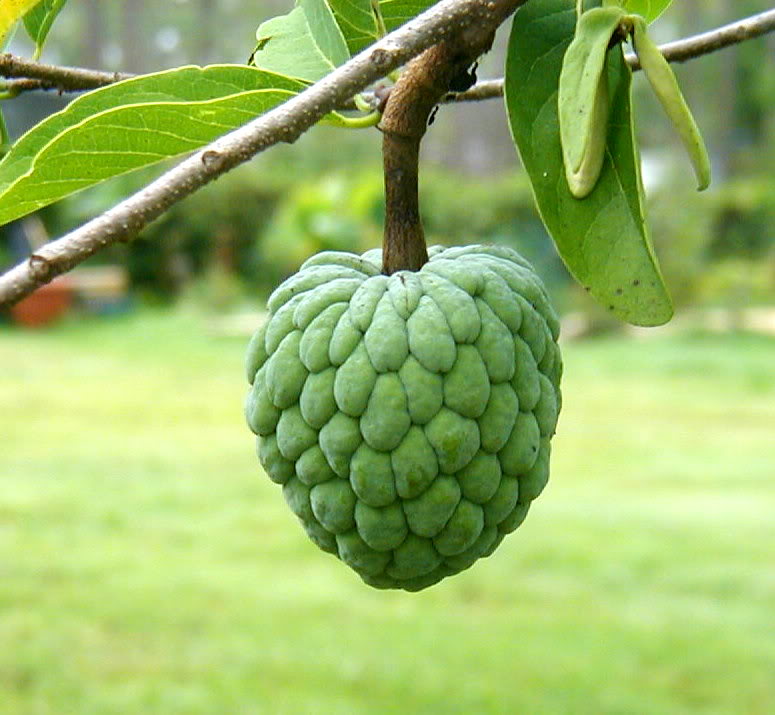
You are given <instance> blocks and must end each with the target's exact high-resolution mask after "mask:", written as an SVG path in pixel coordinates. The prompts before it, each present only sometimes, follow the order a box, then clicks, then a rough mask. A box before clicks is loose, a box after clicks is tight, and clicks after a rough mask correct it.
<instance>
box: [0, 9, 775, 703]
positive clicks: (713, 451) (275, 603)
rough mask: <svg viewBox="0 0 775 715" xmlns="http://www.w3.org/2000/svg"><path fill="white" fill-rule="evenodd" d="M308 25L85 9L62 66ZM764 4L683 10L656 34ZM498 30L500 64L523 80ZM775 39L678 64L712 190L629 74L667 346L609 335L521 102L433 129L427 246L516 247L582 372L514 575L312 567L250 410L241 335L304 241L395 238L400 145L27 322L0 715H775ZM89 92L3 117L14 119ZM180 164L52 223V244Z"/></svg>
mask: <svg viewBox="0 0 775 715" xmlns="http://www.w3.org/2000/svg"><path fill="white" fill-rule="evenodd" d="M289 6H290V3H287V2H282V3H281V2H279V1H273V2H258V3H255V2H248V1H247V0H231V1H227V0H223V1H222V2H215V1H214V0H196V1H194V0H189V1H186V0H177V1H176V2H170V3H151V2H149V1H148V0H132V1H131V2H130V1H129V0H126V1H124V0H110V1H106V0H71V2H70V3H69V5H68V7H67V8H66V10H65V11H64V12H63V14H62V16H61V19H60V20H59V21H58V23H57V24H56V25H55V27H54V30H53V32H52V36H51V40H50V44H49V46H48V47H47V48H46V51H45V52H44V56H43V61H48V62H62V63H67V64H75V65H84V66H92V67H100V68H104V69H109V70H128V71H136V72H142V71H151V70H155V69H161V68H165V67H172V66H176V65H180V64H185V63H191V62H196V63H204V62H208V61H230V62H241V61H245V60H246V59H247V56H248V54H249V53H250V51H251V50H252V45H253V32H254V29H255V27H256V26H257V25H258V24H259V23H260V22H261V21H263V20H264V19H266V18H268V17H269V16H271V15H273V14H277V13H281V12H286V11H287V10H288V9H289ZM764 9H768V8H767V4H766V3H764V2H752V1H749V0H739V1H737V2H732V1H731V0H714V1H705V2H701V1H700V0H682V1H681V2H676V3H675V5H674V7H673V8H671V10H670V11H669V12H668V13H667V14H666V15H665V16H664V17H663V18H662V19H661V20H660V21H659V24H658V25H657V26H655V34H656V36H657V38H658V39H660V40H670V39H675V38H677V37H680V36H683V35H687V34H691V33H695V32H699V31H702V30H705V29H709V28H711V27H713V26H715V25H718V24H720V23H723V22H728V21H732V20H734V19H737V18H739V17H742V16H744V15H746V14H748V13H753V12H756V11H760V10H764ZM202 27H213V28H217V31H214V32H210V33H203V32H201V31H200V29H201V28H202ZM504 39H505V38H504V36H503V33H501V36H500V37H499V40H498V43H497V44H496V47H495V49H494V50H493V52H492V53H490V55H488V56H487V57H486V58H485V59H484V60H483V62H482V66H481V68H480V71H479V74H480V77H494V76H497V75H500V74H501V69H500V66H501V65H502V59H503V44H504V42H503V41H504ZM16 42H17V44H15V45H14V46H13V47H12V48H11V49H12V50H13V51H14V52H18V53H20V54H25V53H26V54H29V51H30V50H29V47H28V46H27V45H24V43H23V38H22V37H21V35H18V36H17V40H16ZM773 42H775V40H773V37H769V38H764V39H760V40H757V41H754V42H751V43H748V44H747V45H744V46H740V47H736V48H732V49H728V50H725V51H723V52H720V53H717V54H715V55H712V56H708V57H705V58H702V59H700V60H697V61H695V62H691V63H688V64H686V65H681V66H679V67H678V68H677V72H678V73H679V76H680V79H681V82H682V85H683V87H684V89H685V91H686V94H687V97H688V98H689V101H690V103H691V105H692V107H693V109H694V111H695V113H696V114H697V116H698V120H699V122H700V124H701V125H702V127H703V131H704V133H705V135H706V138H707V141H708V144H709V148H710V150H711V154H712V156H713V164H714V172H715V181H714V184H713V187H712V188H711V189H710V190H709V191H708V192H706V193H704V194H697V193H696V192H695V191H694V189H693V180H692V177H691V174H690V169H689V166H688V164H687V162H686V160H685V159H684V157H683V154H682V150H681V149H680V147H679V146H678V142H677V140H676V138H675V137H674V136H673V134H672V130H671V129H670V128H669V126H668V123H667V121H666V120H665V119H664V118H663V116H662V115H661V110H659V108H658V107H656V106H655V105H654V103H653V101H652V100H651V99H650V97H649V93H648V92H647V91H645V87H644V83H643V81H642V79H643V78H638V81H637V82H636V101H637V103H638V108H639V110H638V116H639V124H640V127H641V131H640V136H641V141H642V149H643V158H644V165H645V176H646V180H647V189H648V192H649V199H650V202H649V215H650V218H651V221H652V225H653V231H654V239H655V243H656V245H657V250H658V252H659V255H660V258H661V260H662V262H663V266H664V269H665V273H666V276H667V280H668V284H669V285H670V288H671V291H672V292H673V294H674V297H675V299H676V303H677V306H678V308H679V313H678V317H677V318H676V320H675V321H674V323H673V324H671V325H669V326H666V327H665V328H662V329H657V330H649V331H632V330H625V329H624V328H623V326H621V325H618V324H614V323H611V321H610V319H609V318H608V316H606V315H603V314H602V313H601V312H600V311H598V310H597V308H596V307H595V306H594V305H592V304H591V303H590V302H589V301H588V299H587V297H586V295H585V294H584V293H583V291H580V290H578V288H577V287H575V286H574V284H573V283H572V282H571V281H570V280H569V278H568V275H567V273H566V272H565V270H564V268H563V267H562V264H561V262H560V261H559V259H558V258H557V256H556V254H555V252H554V249H553V248H552V246H551V243H550V241H549V239H548V237H547V236H546V234H545V231H544V229H543V227H542V225H541V223H540V221H539V219H538V216H537V214H536V212H535V209H534V207H533V203H532V196H531V193H530V188H529V186H528V184H527V182H526V179H525V177H524V174H523V173H522V172H521V169H520V167H519V164H518V160H517V158H516V154H515V152H514V149H513V146H512V145H511V144H510V140H509V137H508V131H507V129H506V125H505V121H504V116H503V108H502V104H501V102H500V101H498V100H492V101H489V102H484V103H478V104H476V105H468V106H455V107H445V108H442V110H441V111H440V112H439V114H438V117H437V119H436V121H435V123H434V125H433V127H432V128H431V130H430V132H429V134H428V138H427V141H426V143H425V147H424V164H423V170H422V176H421V182H422V186H421V192H422V197H421V200H422V209H423V214H424V218H425V223H426V230H427V234H428V239H429V242H433V243H436V242H443V243H468V242H474V241H489V242H497V243H505V244H508V245H512V246H514V247H516V248H518V250H520V251H521V252H523V253H524V254H525V255H526V256H527V257H528V258H529V259H530V260H531V261H533V262H534V263H535V265H536V266H537V268H538V270H539V272H540V273H541V275H542V276H543V277H544V279H545V281H546V282H547V284H548V285H549V287H550V291H551V293H552V295H553V297H554V298H555V301H556V303H557V305H558V307H559V309H560V311H561V313H562V314H563V330H564V335H565V336H566V340H565V342H564V346H563V347H564V355H565V365H566V376H565V382H564V408H563V414H562V415H561V418H560V425H559V430H558V434H557V437H556V439H555V443H554V444H555V450H554V455H553V470H552V478H551V480H550V484H549V486H548V488H547V491H546V492H545V494H544V495H543V496H542V497H541V498H540V499H539V500H538V501H537V502H536V504H535V506H534V507H533V509H532V510H531V513H530V515H529V516H528V519H527V521H526V522H525V524H524V525H523V526H522V527H521V528H520V529H519V530H518V531H517V532H516V533H515V534H514V535H513V536H511V537H509V538H508V539H507V540H506V541H505V542H504V544H503V545H502V546H501V547H500V548H499V549H498V551H497V552H496V553H495V554H494V555H493V556H492V557H490V558H489V559H486V560H484V561H482V562H480V563H478V564H476V565H475V566H474V567H473V568H472V569H471V570H469V571H467V572H465V573H464V574H462V575H460V576H458V577H455V578H453V579H448V580H446V581H444V582H442V583H441V584H440V585H438V586H436V587H434V588H432V589H430V590H428V591H427V592H423V593H420V594H404V593H383V592H378V591H374V590H372V589H369V588H367V587H366V586H364V585H362V584H361V583H360V581H359V580H358V578H357V576H355V575H354V574H353V573H352V572H351V571H350V570H349V569H347V568H346V567H344V566H343V565H342V564H340V563H339V562H337V561H336V560H335V559H334V558H332V557H330V556H327V555H325V554H323V553H322V552H320V551H318V550H317V549H316V547H314V546H313V545H312V544H311V543H310V542H309V541H308V540H307V538H306V536H305V535H304V533H303V531H302V530H301V528H300V527H299V526H298V525H297V524H296V522H295V518H294V517H293V516H292V515H291V514H290V512H289V510H288V509H287V508H286V506H285V504H284V502H283V499H282V495H281V492H280V490H279V489H278V488H277V487H276V486H275V485H273V484H272V483H270V482H269V480H268V479H267V478H266V477H265V476H264V475H263V474H262V473H261V471H260V468H259V466H258V463H257V459H256V457H255V454H254V450H253V446H252V444H253V443H252V435H251V434H250V432H249V431H248V429H247V427H246V426H245V425H244V420H243V417H242V401H243V397H244V393H245V387H246V384H245V381H244V376H243V369H242V359H243V353H244V349H245V345H246V339H247V338H246V336H247V334H248V333H249V332H250V330H252V329H254V328H255V327H256V325H257V323H258V321H260V319H261V318H260V314H261V311H262V309H263V301H264V299H265V297H266V295H267V294H268V292H269V291H270V290H271V289H272V288H273V287H274V286H275V285H276V284H277V283H278V282H279V281H280V280H282V278H284V277H285V276H287V275H288V274H290V273H291V272H293V271H294V270H295V269H296V267H297V266H298V265H299V263H300V262H301V261H303V260H304V259H305V258H306V257H307V256H308V255H310V254H311V253H314V252H316V251H319V250H323V249H328V248H336V249H346V250H357V251H360V250H365V249H367V248H369V247H371V246H374V245H377V244H378V243H379V240H380V233H381V224H382V218H383V208H382V188H381V177H380V165H381V159H380V154H379V151H380V136H379V133H378V132H377V131H376V130H370V131H362V132H343V131H336V130H332V129H325V128H317V129H314V130H313V131H311V132H310V133H309V134H308V135H306V136H305V137H303V138H302V139H301V140H300V141H299V142H297V143H296V144H295V145H293V146H281V147H276V148H274V149H272V150H271V151H269V152H267V153H266V154H264V155H261V156H260V157H258V158H257V159H256V160H254V161H252V162H250V164H248V165H246V166H243V167H241V168H240V169H238V170H236V171H234V172H232V173H230V174H229V175H227V176H225V177H223V178H221V179H219V180H218V181H217V182H215V183H214V184H212V185H211V186H209V187H207V188H206V189H205V190H203V191H201V192H199V193H197V195H196V196H194V197H193V198H191V199H188V200H187V201H184V202H182V203H181V204H178V205H177V206H175V207H174V208H173V209H172V210H171V211H170V212H169V213H168V214H166V215H165V216H164V217H163V218H161V219H159V220H158V221H157V222H155V223H154V224H153V225H151V226H150V227H148V228H147V229H146V230H145V231H144V232H143V234H142V235H141V237H140V238H139V239H138V240H136V241H134V242H133V243H131V244H128V245H121V246H118V247H115V248H114V249H111V250H110V251H109V252H106V253H105V254H103V255H100V256H98V257H96V258H95V259H93V260H92V261H90V262H89V266H88V268H90V269H100V268H106V267H107V268H111V269H116V270H120V271H122V272H125V276H126V285H125V286H124V285H123V284H122V287H121V288H120V291H121V292H120V296H119V297H120V300H115V298H116V296H115V295H114V294H112V293H110V294H107V295H106V294H105V293H104V291H103V292H102V293H100V290H97V289H94V291H96V292H94V291H93V293H92V294H91V298H92V299H91V301H83V302H82V303H81V304H80V305H77V306H76V308H77V310H72V311H70V312H69V313H67V315H66V316H65V318H64V319H63V320H62V321H60V322H58V323H56V324H53V325H51V326H49V327H48V328H47V329H45V330H37V331H31V330H26V329H23V328H20V327H17V326H15V325H11V324H10V321H8V319H7V316H6V323H5V324H0V365H2V369H0V405H2V406H3V409H2V410H0V644H2V645H1V647H0V713H3V715H5V713H6V712H7V713H10V714H12V715H28V714H35V715H37V714H39V713H40V714H48V713H51V714H56V715H59V714H60V713H78V715H80V714H81V713H99V714H103V713H105V714H111V715H112V714H113V713H122V714H123V713H164V714H168V713H173V714H175V715H177V713H186V714H188V713H197V714H198V713H202V714H209V713H250V714H252V713H291V714H297V713H301V714H306V713H325V714H326V715H327V714H329V713H364V712H365V713H397V712H402V713H466V714H468V713H542V714H543V713H550V714H551V713H569V714H574V715H575V714H576V713H590V714H592V713H595V714H596V713H611V714H620V713H627V714H629V713H636V714H637V713H650V714H652V713H653V714H654V715H662V714H663V713H664V714H667V715H672V714H673V713H675V714H681V713H707V714H709V715H710V714H713V715H720V714H722V713H723V714H728V715H739V714H741V713H746V715H747V714H748V713H752V714H754V715H758V714H761V715H769V713H772V712H775V676H773V674H774V673H775V519H774V518H773V514H775V451H774V450H773V444H775V337H774V336H773V333H775V317H773V316H774V315H775V173H773V171H772V166H773V163H774V162H775V112H773V104H774V103H775V44H773ZM66 99H67V98H60V97H56V96H54V95H51V94H29V95H23V96H22V97H20V98H18V99H16V100H14V101H13V102H8V103H5V104H4V110H5V112H6V114H7V115H8V119H9V124H10V126H11V131H12V132H13V133H15V135H17V136H18V134H19V133H20V132H22V131H23V130H24V129H25V128H26V127H28V126H30V125H31V123H33V122H34V121H37V120H39V119H40V118H41V117H42V116H44V115H45V114H46V113H48V112H50V111H53V110H55V109H56V108H58V107H60V106H62V104H63V102H65V101H66ZM157 174H158V169H156V170H153V171H149V172H144V173H140V174H137V175H131V176H128V177H123V178H120V179H118V180H116V181H112V182H109V183H107V184H104V185H102V186H99V187H97V188H95V189H93V190H90V191H87V192H84V193H82V194H79V195H77V196H75V197H72V198H71V199H69V200H67V201H64V202H62V203H61V204H58V205H55V206H52V207H50V208H49V209H47V210H45V211H43V212H41V214H40V215H38V216H37V217H36V218H35V219H34V220H33V224H32V225H31V228H30V227H29V226H28V227H27V228H28V229H29V230H30V231H31V232H32V233H33V234H35V235H37V236H38V237H41V240H45V238H46V237H47V236H59V235H61V234H62V233H64V232H65V231H67V230H69V229H70V228H72V227H74V226H77V225H80V224H81V223H82V222H83V221H85V220H87V219H89V218H91V217H93V216H95V215H97V214H99V213H100V212H101V211H103V210H105V209H106V208H108V207H109V206H111V205H112V204H113V203H115V202H116V201H117V200H119V199H120V198H122V197H124V196H126V195H128V194H129V193H130V192H131V191H133V190H135V189H137V188H139V187H140V186H142V185H143V183H144V182H146V181H147V180H148V179H149V178H151V177H153V176H155V175H157ZM8 231H9V229H0V265H2V264H4V263H8V262H10V261H12V260H13V259H14V256H13V255H12V253H13V247H14V245H15V244H14V242H13V240H10V239H9V233H8ZM4 238H5V239H6V240H3V239H4ZM94 275H102V274H99V273H96V274H94ZM122 275H124V273H122ZM0 321H1V318H0ZM753 329H755V330H756V332H754V330H753ZM580 337H584V338H586V339H573V338H580Z"/></svg>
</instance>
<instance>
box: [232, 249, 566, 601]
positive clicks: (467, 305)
mask: <svg viewBox="0 0 775 715" xmlns="http://www.w3.org/2000/svg"><path fill="white" fill-rule="evenodd" d="M429 257H430V260H429V261H428V263H426V264H425V265H424V266H423V267H422V269H421V270H419V271H417V272H410V271H399V272H397V273H394V274H393V275H391V276H386V275H382V273H381V263H382V261H381V252H380V251H379V250H374V251H369V252H367V253H365V254H363V255H362V256H357V255H355V254H351V253H341V252H333V251H329V252H325V253H320V254H318V255H316V256H314V257H313V258H310V259H309V260H308V261H307V262H306V263H304V265H303V266H302V267H301V269H300V270H299V272H298V273H296V274H295V275H293V276H291V277H290V278H288V279H287V280H286V281H285V282H284V283H282V284H281V285H280V286H279V287H278V288H277V289H276V290H275V291H274V293H272V295H271V297H270V298H269V301H268V310H269V319H268V321H267V322H266V323H265V325H264V326H263V327H262V328H261V329H260V330H258V332H257V333H256V334H255V335H254V336H253V338H252V340H251V342H250V345H249V348H248V357H247V374H248V380H249V382H250V383H251V385H252V387H251V389H250V391H249V393H248V397H247V401H246V415H247V421H248V424H249V426H250V428H251V429H252V431H253V432H254V433H256V434H257V435H258V456H259V459H260V461H261V464H262V465H263V467H264V470H265V471H266V473H267V474H268V476H269V478H270V479H271V480H272V481H274V482H276V483H278V484H281V485H282V487H283V494H284V496H285V499H286V500H287V502H288V505H289V506H290V508H291V510H292V511H293V512H294V514H296V516H297V517H298V518H299V519H300V521H301V523H302V525H303V527H304V529H305V530H306V532H307V534H308V535H309V537H310V539H312V541H313V542H315V543H316V544H317V545H318V546H319V547H320V548H321V549H323V550H324V551H328V552H330V553H332V554H335V555H336V556H338V557H339V558H340V559H341V560H342V561H344V562H345V563H346V564H347V565H349V566H350V567H351V568H353V569H354V570H355V571H356V572H357V573H358V574H359V575H360V577H361V578H362V579H363V580H364V581H365V582H366V583H368V584H370V585H372V586H375V587H378V588H401V589H406V590H409V591H417V590H420V589H423V588H426V587H427V586H431V585H433V584H434V583H436V582H438V581H440V580H441V579H443V578H444V577H445V576H449V575H452V574H455V573H457V572H458V571H462V570H463V569H466V568H468V567H469V566H471V565H472V564H473V563H474V562H475V561H476V560H477V559H479V558H480V557H483V556H488V555H490V554H491V553H492V552H493V551H494V550H495V548H496V547H497V546H498V544H499V543H500V542H501V540H502V539H503V537H504V536H505V535H506V534H508V533H510V532H512V531H514V529H516V528H517V527H518V526H519V525H520V523H521V522H522V521H523V520H524V518H525V515H526V514H527V510H528V507H529V506H530V502H531V501H532V500H533V499H535V498H536V497H537V496H538V495H539V494H540V492H541V490H542V489H543V488H544V485H545V484H546V482H547V479H548V476H549V451H550V445H549V440H550V438H551V436H552V435H553V434H554V430H555V425H556V423H557V415H558V411H559V409H560V388H559V383H560V376H561V373H562V362H561V358H560V351H559V348H558V345H557V337H558V333H559V324H558V321H557V317H556V315H555V313H554V311H553V309H552V307H551V306H550V304H549V301H548V299H547V295H546V292H545V290H544V287H543V285H542V283H541V281H540V279H539V278H538V276H537V275H536V274H535V272H534V271H533V269H532V267H531V266H530V264H529V263H527V262H526V261H525V260H524V259H523V258H522V257H521V256H520V255H519V254H517V253H516V252H515V251H513V250H511V249H509V248H505V247H501V246H466V247H458V248H442V247H434V248H431V249H430V251H429Z"/></svg>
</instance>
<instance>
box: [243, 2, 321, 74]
mask: <svg viewBox="0 0 775 715" xmlns="http://www.w3.org/2000/svg"><path fill="white" fill-rule="evenodd" d="M256 40H257V41H258V44H257V45H256V49H255V52H254V53H253V58H252V63H253V64H254V65H255V66H256V67H260V68H261V69H264V70H267V71H269V72H276V73H278V74H282V75H286V76H287V77H295V78H297V79H300V80H304V81H306V82H317V80H319V79H322V78H323V77H325V76H326V75H327V74H329V73H330V72H331V71H332V70H333V69H334V68H335V67H336V65H335V64H334V63H333V62H332V61H331V59H330V58H328V57H327V56H326V55H325V53H324V52H323V50H322V49H321V48H320V46H319V45H318V44H317V42H316V39H315V36H313V34H312V31H311V30H310V26H309V23H308V22H307V17H306V15H305V13H304V9H303V8H302V7H301V6H298V7H295V8H294V9H293V10H291V12H289V13H288V14H287V15H280V16H279V17H273V18H272V19H271V20H267V21H266V22H264V23H262V24H261V25H259V27H258V30H256Z"/></svg>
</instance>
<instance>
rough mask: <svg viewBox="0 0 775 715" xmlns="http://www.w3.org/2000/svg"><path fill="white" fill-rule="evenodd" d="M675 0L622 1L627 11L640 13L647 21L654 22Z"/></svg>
mask: <svg viewBox="0 0 775 715" xmlns="http://www.w3.org/2000/svg"><path fill="white" fill-rule="evenodd" d="M672 3H673V0H624V2H622V3H620V4H621V5H622V6H623V7H624V9H625V10H627V12H629V13H632V14H633V15H640V16H641V17H642V18H643V19H644V20H645V21H646V22H654V20H656V19H657V18H658V17H659V16H660V15H661V14H662V13H663V12H664V11H665V10H667V8H669V7H670V5H672Z"/></svg>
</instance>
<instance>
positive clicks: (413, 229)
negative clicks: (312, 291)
mask: <svg viewBox="0 0 775 715" xmlns="http://www.w3.org/2000/svg"><path fill="white" fill-rule="evenodd" d="M518 4H521V3H520V2H513V3H510V4H509V7H507V8H506V9H505V10H503V11H502V12H501V13H498V12H493V13H492V15H491V16H487V17H486V18H485V19H484V21H483V22H482V23H480V24H477V25H475V26H472V27H469V28H466V29H464V30H461V31H460V32H458V33H456V34H454V35H452V36H451V37H450V38H449V39H446V40H444V41H442V42H440V43H439V44H437V45H434V46H433V47H431V48H429V49H427V50H426V51H425V52H423V53H422V54H421V55H420V56H419V57H417V58H415V59H414V60H412V61H411V62H410V63H409V64H408V65H407V66H406V69H405V70H404V72H403V74H402V75H401V77H400V78H399V80H398V82H397V83H396V85H395V87H393V89H392V91H391V92H390V95H389V97H388V99H387V102H386V103H385V107H384V111H383V115H382V120H381V121H380V124H379V128H380V129H381V130H382V133H383V139H382V156H383V162H384V170H385V231H384V235H383V239H382V272H383V273H385V274H386V275H391V274H392V273H395V272H396V271H402V270H407V271H417V270H419V269H420V268H422V266H423V265H424V264H425V263H427V261H428V250H427V248H426V246H425V234H424V232H423V227H422V219H421V217H420V205H419V199H418V183H419V181H418V173H419V169H418V164H419V156H420V142H421V141H422V138H423V136H424V135H425V131H426V129H427V128H428V119H429V117H430V115H431V112H432V111H433V109H434V107H436V106H437V105H438V104H439V102H441V100H442V99H443V98H444V97H445V96H446V95H447V93H448V92H449V91H450V87H452V86H456V85H458V84H459V83H458V82H457V80H459V79H460V78H461V77H462V78H465V77H466V73H467V71H468V68H469V67H470V66H471V65H472V64H473V63H474V62H475V61H476V59H477V58H478V57H479V56H480V55H481V54H482V53H484V52H486V51H487V50H489V49H490V47H491V45H492V41H493V37H494V34H495V30H496V29H497V27H498V25H500V23H501V22H502V21H503V20H504V18H505V17H507V16H508V15H509V14H510V13H511V12H513V11H514V8H515V7H516V5H518Z"/></svg>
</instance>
